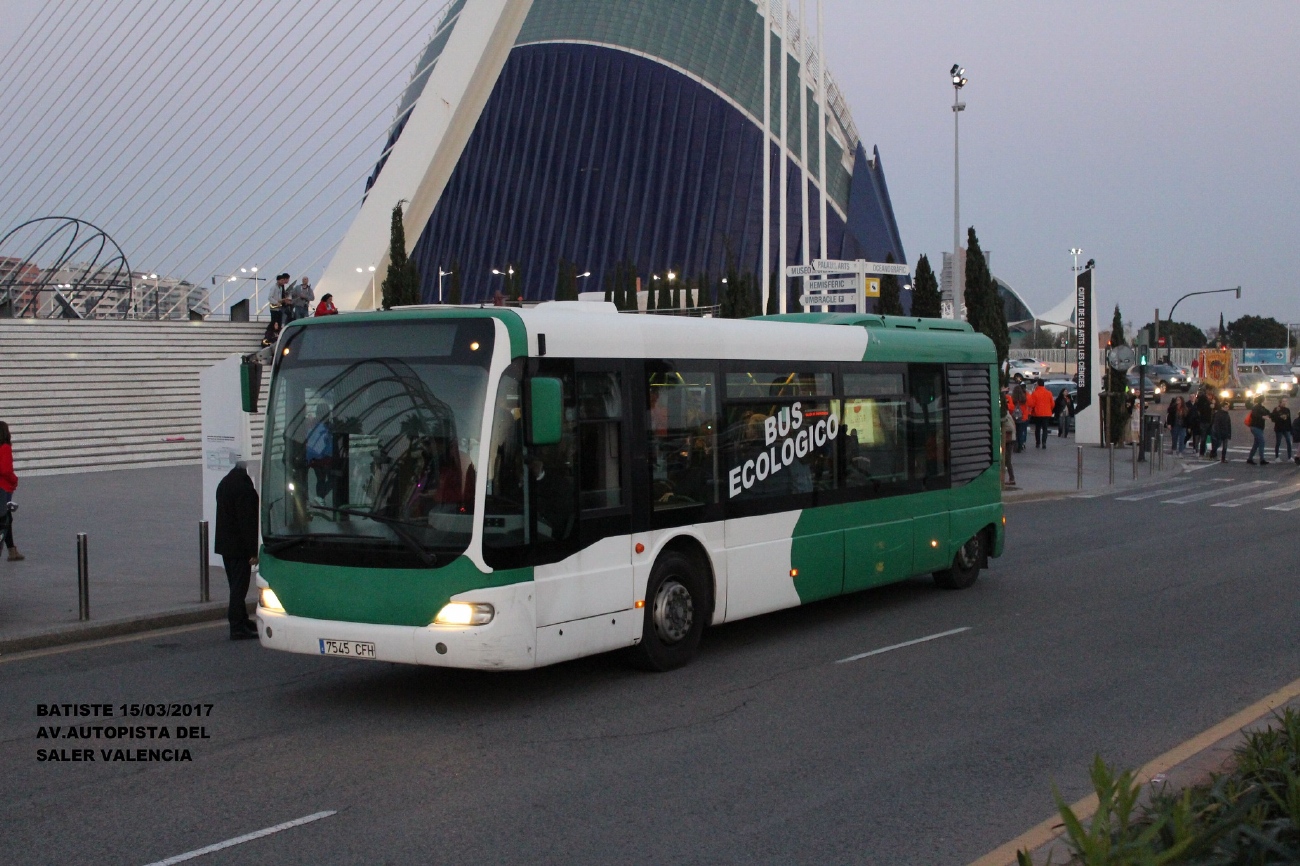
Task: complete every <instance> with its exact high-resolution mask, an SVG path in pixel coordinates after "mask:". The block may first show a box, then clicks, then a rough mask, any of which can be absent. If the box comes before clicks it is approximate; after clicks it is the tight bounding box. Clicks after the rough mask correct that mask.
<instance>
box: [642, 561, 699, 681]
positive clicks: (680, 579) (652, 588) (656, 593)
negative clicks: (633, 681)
mask: <svg viewBox="0 0 1300 866" xmlns="http://www.w3.org/2000/svg"><path fill="white" fill-rule="evenodd" d="M707 612H708V603H707V596H706V594H705V582H704V577H703V575H702V574H701V573H700V569H699V566H698V565H697V564H696V563H695V562H694V561H692V559H691V558H690V557H688V556H686V555H684V554H682V553H680V552H678V551H675V550H669V551H666V552H665V553H663V554H662V555H661V556H660V557H659V559H658V560H657V561H656V562H655V567H654V569H652V570H651V572H650V581H649V583H647V585H646V593H645V620H644V622H643V623H642V625H641V642H640V643H639V644H637V645H636V646H634V647H632V648H631V660H632V663H633V664H634V665H636V666H637V667H639V668H642V669H643V670H648V671H670V670H673V669H674V668H679V667H681V666H682V665H684V664H686V663H687V662H689V661H690V660H691V659H692V658H693V657H694V656H695V651H696V650H697V649H698V648H699V646H700V637H701V635H702V634H703V633H704V621H705V619H706V617H707V615H708V614H707Z"/></svg>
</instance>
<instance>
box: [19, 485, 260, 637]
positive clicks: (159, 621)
mask: <svg viewBox="0 0 1300 866" xmlns="http://www.w3.org/2000/svg"><path fill="white" fill-rule="evenodd" d="M201 496H202V476H201V471H200V468H199V467H198V466H177V467H166V468H161V469H124V470H116V471H110V472H94V473H86V474H75V475H50V476H39V477H23V476H20V483H19V486H18V490H17V492H16V493H15V495H14V501H15V502H17V503H18V504H19V510H18V513H17V515H16V518H15V521H14V540H15V542H16V543H17V545H18V549H19V550H21V551H22V552H23V554H24V555H25V556H26V557H27V559H26V560H25V561H23V562H7V561H3V560H0V653H11V652H18V651H21V650H28V649H37V648H39V647H43V646H52V645H56V644H62V643H71V642H74V641H79V640H92V639H96V638H103V637H110V636H113V635H117V634H125V633H129V632H136V631H144V630H147V629H151V628H162V627H165V626H172V625H183V624H186V623H191V622H202V621H204V620H219V619H224V618H225V611H226V600H227V598H228V592H229V591H228V589H227V588H226V578H225V573H224V572H223V571H222V570H221V569H220V568H213V569H212V572H211V598H212V599H213V600H212V601H211V602H209V603H207V604H200V603H199V528H198V527H199V521H200V520H201V519H202V516H203V515H202V504H201ZM78 532H84V533H86V534H87V535H88V537H89V538H88V541H89V544H88V551H89V556H88V559H89V564H90V615H91V619H90V621H89V622H78V621H77V533H78ZM248 597H249V599H250V600H251V599H254V598H255V595H254V591H253V590H251V589H250V591H249V596H248Z"/></svg>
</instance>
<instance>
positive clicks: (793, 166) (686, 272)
mask: <svg viewBox="0 0 1300 866" xmlns="http://www.w3.org/2000/svg"><path fill="white" fill-rule="evenodd" d="M463 2H464V0H457V2H456V3H453V4H452V5H451V6H450V7H449V11H448V14H447V16H446V17H445V18H444V19H443V23H442V24H441V25H440V27H439V29H438V31H437V33H435V35H434V37H433V39H432V40H431V42H430V44H429V46H428V47H426V49H425V50H424V51H423V52H422V54H421V57H420V59H419V64H418V66H417V70H416V74H415V75H414V76H413V78H412V81H411V84H410V86H409V87H408V91H407V93H406V94H405V95H404V97H403V100H402V102H401V110H400V111H399V114H398V118H397V120H396V121H395V123H394V125H393V129H392V133H391V135H390V139H389V147H391V146H392V143H393V142H394V141H396V139H397V137H398V136H400V135H401V133H402V128H403V125H404V123H405V118H406V116H407V113H408V112H409V110H410V108H411V106H413V105H414V103H415V101H416V99H418V96H419V92H420V89H421V88H422V87H423V83H424V80H425V79H427V77H428V72H429V70H430V69H431V68H432V67H433V65H435V64H436V63H437V59H438V53H439V52H440V50H441V45H442V44H445V42H446V39H447V37H448V34H449V33H450V32H451V30H452V28H454V26H455V23H456V19H457V14H458V12H459V9H460V6H461V5H463ZM790 23H791V24H792V25H793V19H791V22H790ZM790 29H791V34H790V38H789V39H788V40H787V42H788V44H787V45H785V46H783V45H782V43H781V40H780V38H779V35H778V34H777V33H774V34H773V35H772V38H771V45H770V50H771V52H772V70H773V80H772V86H771V93H772V104H771V107H770V117H771V130H770V131H771V136H769V144H768V154H767V156H768V158H767V160H766V161H764V160H763V158H762V157H763V139H764V136H763V129H762V122H763V121H762V118H763V111H762V103H763V55H762V51H763V20H762V16H761V15H760V12H759V7H758V6H757V5H755V3H754V2H753V0H535V2H534V3H533V6H532V9H531V11H530V12H529V14H528V17H527V19H526V21H525V23H524V25H523V28H522V30H521V32H520V34H519V37H518V39H517V40H516V44H515V47H514V48H513V49H512V51H511V53H510V55H509V58H508V59H507V61H506V64H505V68H504V69H503V71H502V73H501V75H500V78H499V79H498V80H497V82H496V85H495V87H494V89H493V91H492V94H491V96H490V97H489V99H488V102H487V105H486V107H485V108H484V111H483V113H482V115H481V117H480V118H479V120H478V124H477V126H476V127H475V129H474V132H473V133H472V135H471V137H470V139H469V142H468V143H467V145H466V147H465V150H464V152H463V154H462V155H461V158H460V161H459V162H458V164H457V165H456V168H455V169H454V171H453V172H452V175H451V178H450V180H449V182H448V184H447V186H446V188H445V190H444V191H443V193H442V196H441V198H440V199H439V201H438V204H437V206H436V207H435V208H434V211H433V213H432V215H431V216H430V218H429V220H428V222H427V224H426V225H423V226H418V227H413V226H409V225H408V226H407V231H408V233H410V232H413V231H418V241H417V243H416V245H415V248H414V251H413V253H412V258H413V259H414V260H415V262H416V264H417V266H418V267H419V270H420V273H421V276H422V284H423V293H424V300H425V301H426V302H434V301H437V300H439V298H438V291H439V290H438V272H439V270H443V271H448V270H451V269H452V268H453V267H455V268H456V269H457V270H458V271H459V273H460V277H461V285H462V301H463V302H466V303H469V302H478V301H485V300H488V299H490V298H491V297H492V295H493V293H494V291H496V290H497V289H500V288H502V287H503V286H502V283H501V278H500V277H497V276H494V275H493V274H492V271H493V269H497V270H505V269H506V267H507V265H513V266H514V268H515V269H516V271H521V272H522V280H521V283H520V284H521V286H522V288H523V293H524V296H525V297H526V298H529V299H536V300H540V299H547V298H550V297H551V296H552V294H553V292H554V289H555V285H556V277H557V268H558V265H559V262H560V260H561V259H566V260H569V261H571V262H574V263H576V265H577V267H578V270H579V271H590V272H591V277H590V278H589V279H587V280H584V281H583V285H582V289H583V290H584V291H600V290H603V289H604V288H606V277H607V275H609V274H611V273H612V271H613V269H614V266H615V265H616V264H617V263H618V262H621V261H624V260H627V261H631V262H632V263H634V265H635V266H636V269H637V272H638V273H639V274H640V275H641V277H642V278H643V280H645V279H646V278H648V277H650V276H651V275H652V274H664V273H666V272H667V271H669V270H672V271H675V272H676V273H677V274H679V275H681V277H682V278H683V279H685V280H693V279H696V278H701V277H703V278H706V279H709V280H710V281H711V282H716V280H717V278H718V277H720V276H721V274H722V273H723V271H724V270H725V268H726V264H727V261H728V257H730V258H732V259H733V260H734V261H735V263H736V266H737V267H738V268H739V269H740V270H742V271H750V272H752V273H755V274H758V273H761V272H762V270H763V268H764V263H763V262H762V233H763V223H764V221H763V194H762V191H763V176H762V171H763V167H764V163H766V167H767V170H768V171H769V172H770V175H771V183H772V189H771V206H772V209H771V214H770V226H771V231H772V239H771V240H772V243H771V249H770V253H771V255H770V260H769V261H768V262H767V263H766V267H767V269H768V270H769V272H774V271H775V269H776V266H777V261H778V252H777V244H778V243H779V242H780V240H779V239H778V237H777V234H778V225H779V219H778V217H779V210H778V208H779V207H780V202H781V197H780V195H779V189H778V187H779V167H780V162H779V160H780V159H781V158H782V156H781V153H780V146H779V143H778V142H779V137H778V136H779V121H780V105H779V93H780V90H779V78H778V77H777V76H779V75H780V70H781V68H782V64H781V58H782V57H784V58H785V73H786V76H787V106H786V110H787V118H788V123H787V128H786V133H787V134H786V152H785V159H786V163H787V166H786V167H787V180H788V182H787V185H786V195H785V203H786V214H787V231H786V237H785V239H784V243H785V245H786V251H787V263H789V264H797V263H803V262H805V261H808V260H811V259H812V258H849V259H853V258H866V259H870V260H875V261H883V260H884V259H885V257H886V255H891V254H892V256H893V257H894V260H895V261H899V262H906V260H907V259H906V256H905V254H904V251H903V246H902V242H901V240H900V238H899V234H898V228H897V225H896V222H895V220H894V214H893V209H892V206H891V204H890V201H889V192H888V188H887V186H886V184H885V176H884V170H883V168H882V166H881V161H880V156H879V153H878V152H875V151H874V150H873V152H872V153H871V154H870V155H869V154H868V153H867V151H866V149H865V147H864V146H863V144H862V143H861V141H860V140H859V136H858V132H857V130H856V128H855V126H854V124H853V122H852V119H851V117H850V116H849V114H848V111H847V108H846V106H845V105H844V102H843V99H842V97H841V96H840V94H839V91H838V89H837V88H836V87H835V86H834V85H833V82H832V83H831V85H830V86H829V87H828V93H827V100H826V101H827V108H828V111H827V113H826V118H825V120H826V122H825V127H824V128H825V130H826V145H825V147H826V164H827V171H826V186H827V196H828V207H827V212H828V219H827V249H826V250H821V249H820V248H819V247H820V243H819V238H820V235H821V227H820V225H819V219H820V214H821V205H820V196H821V190H820V187H819V185H818V182H817V180H818V173H819V171H818V164H817V157H818V154H817V147H816V137H817V123H818V113H817V104H816V91H815V89H814V87H813V85H812V82H813V81H815V74H816V63H817V61H816V58H815V55H812V52H811V51H810V50H809V47H808V46H807V45H806V39H805V38H803V37H801V35H800V34H798V33H797V32H795V28H794V27H793V26H792V27H791V28H790ZM810 56H811V57H812V59H811V61H810V62H811V63H812V64H813V65H812V74H808V75H805V74H804V72H803V70H802V69H801V68H800V58H809V57H810ZM800 82H804V83H805V84H806V85H807V90H806V92H805V94H804V95H805V99H806V103H807V111H808V115H807V123H806V124H804V123H801V121H800V98H799V87H800ZM804 141H808V142H809V147H808V148H807V151H808V153H807V155H806V157H805V155H804V147H803V142H804ZM386 153H387V150H386V151H385V155H386ZM382 164H383V163H382V159H381V161H380V164H379V165H378V166H377V167H376V173H377V172H378V170H379V168H381V167H382ZM805 169H806V171H805ZM805 183H806V184H807V185H808V199H809V217H810V220H809V221H810V231H809V237H810V247H811V249H810V250H808V251H805V250H804V249H803V216H802V211H801V208H802V195H801V184H805ZM773 285H774V286H775V285H776V284H775V283H774V284H773ZM789 291H790V296H789V309H791V310H798V309H799V307H798V301H797V294H798V290H797V289H796V288H795V287H794V286H793V284H791V287H790V289H789ZM907 295H908V293H904V303H905V304H906V303H907V300H908V298H907Z"/></svg>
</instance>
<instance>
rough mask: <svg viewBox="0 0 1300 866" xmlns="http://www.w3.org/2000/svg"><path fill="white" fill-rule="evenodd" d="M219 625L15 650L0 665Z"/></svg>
mask: <svg viewBox="0 0 1300 866" xmlns="http://www.w3.org/2000/svg"><path fill="white" fill-rule="evenodd" d="M219 625H226V621H225V620H224V619H219V620H212V621H211V622H197V623H192V624H190V625H177V626H171V627H170V628H160V629H154V630H153V631H142V632H137V633H135V634H126V635H122V636H121V637H106V638H102V639H100V640H88V641H83V642H81V643H71V644H64V645H63V646H53V647H47V648H45V649H38V650H27V651H26V652H17V653H12V654H9V655H4V656H0V665H2V664H6V663H7V662H21V661H27V660H28V659H38V658H41V657H42V656H53V655H60V654H62V653H71V652H77V651H79V650H88V649H98V648H99V647H105V646H112V645H113V644H119V643H130V642H131V641H137V640H145V639H147V638H151V637H166V636H167V635H172V634H184V633H186V632H191V631H199V630H201V629H205V628H216V627H217V626H219Z"/></svg>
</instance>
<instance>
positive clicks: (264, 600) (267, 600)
mask: <svg viewBox="0 0 1300 866" xmlns="http://www.w3.org/2000/svg"><path fill="white" fill-rule="evenodd" d="M257 603H258V606H260V607H263V608H265V609H267V610H274V611H279V612H280V613H284V605H282V604H280V599H279V597H278V596H276V594H275V590H273V589H271V587H269V586H264V587H262V595H261V597H260V598H258V601H257Z"/></svg>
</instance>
